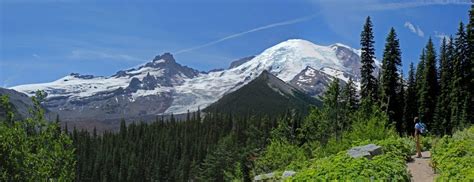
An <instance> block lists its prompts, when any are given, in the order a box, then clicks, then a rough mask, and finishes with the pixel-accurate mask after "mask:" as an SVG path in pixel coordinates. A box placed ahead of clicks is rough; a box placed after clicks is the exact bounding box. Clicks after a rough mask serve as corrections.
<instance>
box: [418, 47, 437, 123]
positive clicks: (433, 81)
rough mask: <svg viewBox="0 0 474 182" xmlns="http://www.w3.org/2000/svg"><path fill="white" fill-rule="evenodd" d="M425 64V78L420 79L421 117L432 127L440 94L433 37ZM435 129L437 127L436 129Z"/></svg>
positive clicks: (427, 50) (427, 49)
mask: <svg viewBox="0 0 474 182" xmlns="http://www.w3.org/2000/svg"><path fill="white" fill-rule="evenodd" d="M425 50H426V54H425V65H424V70H423V72H422V73H423V78H422V80H421V81H420V84H421V85H420V89H421V90H420V98H419V99H420V101H419V103H420V105H419V113H420V119H421V121H423V122H424V123H426V124H427V125H428V127H432V124H433V118H434V112H435V107H436V96H437V94H438V90H437V89H438V80H437V72H436V52H435V48H434V45H433V41H432V40H431V38H430V39H429V40H428V43H427V45H426V49H425ZM434 130H435V129H434Z"/></svg>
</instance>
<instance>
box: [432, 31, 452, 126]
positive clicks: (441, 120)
mask: <svg viewBox="0 0 474 182" xmlns="http://www.w3.org/2000/svg"><path fill="white" fill-rule="evenodd" d="M452 51H453V46H452V44H451V42H448V43H447V42H446V39H443V42H442V44H441V48H440V54H439V64H440V66H439V67H440V69H439V77H440V80H439V89H440V90H439V93H440V95H439V97H438V101H437V103H436V104H437V106H436V113H435V120H434V123H433V126H434V127H433V129H435V130H434V132H435V133H437V134H451V128H452V126H451V121H450V116H451V114H450V110H451V109H450V107H449V106H450V100H451V98H450V93H451V76H452V70H451V57H452V56H451V54H452Z"/></svg>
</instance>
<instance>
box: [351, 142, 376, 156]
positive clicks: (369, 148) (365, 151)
mask: <svg viewBox="0 0 474 182" xmlns="http://www.w3.org/2000/svg"><path fill="white" fill-rule="evenodd" d="M347 154H348V155H349V156H351V157H353V158H359V157H366V158H368V159H372V157H374V156H376V155H380V154H382V147H380V146H377V145H375V144H368V145H364V146H358V147H353V148H351V149H349V150H348V151H347Z"/></svg>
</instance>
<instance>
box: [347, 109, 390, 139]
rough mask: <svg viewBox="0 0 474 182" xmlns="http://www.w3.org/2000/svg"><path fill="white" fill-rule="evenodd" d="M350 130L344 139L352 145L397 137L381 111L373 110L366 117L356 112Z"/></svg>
mask: <svg viewBox="0 0 474 182" xmlns="http://www.w3.org/2000/svg"><path fill="white" fill-rule="evenodd" d="M353 120H354V121H353V122H352V128H351V130H350V131H349V132H348V134H347V136H346V138H347V139H350V140H352V142H353V143H358V142H363V141H366V140H370V141H375V140H383V139H386V138H389V137H393V136H398V135H397V133H396V131H395V129H394V128H393V126H390V125H389V124H388V123H389V122H388V117H387V116H386V114H384V113H383V112H382V111H380V110H377V109H373V112H372V113H370V114H369V115H368V116H366V114H365V113H364V112H362V111H358V112H356V113H355V114H354V116H353Z"/></svg>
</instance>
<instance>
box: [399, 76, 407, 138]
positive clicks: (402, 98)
mask: <svg viewBox="0 0 474 182" xmlns="http://www.w3.org/2000/svg"><path fill="white" fill-rule="evenodd" d="M398 82H399V87H398V88H397V103H398V104H399V106H398V107H396V109H397V111H396V112H397V113H399V115H398V116H396V117H397V119H396V120H398V121H399V125H400V134H402V133H404V132H406V131H407V128H408V127H410V125H406V124H407V123H406V122H405V121H404V120H403V119H404V116H405V97H406V95H405V92H406V90H405V88H406V83H405V80H404V78H403V71H400V78H399V79H398Z"/></svg>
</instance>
